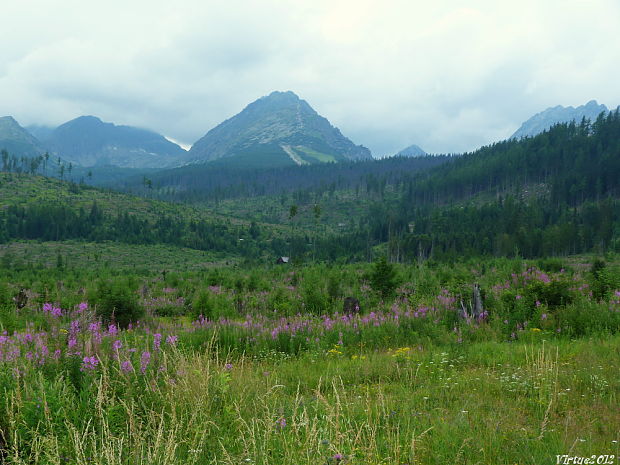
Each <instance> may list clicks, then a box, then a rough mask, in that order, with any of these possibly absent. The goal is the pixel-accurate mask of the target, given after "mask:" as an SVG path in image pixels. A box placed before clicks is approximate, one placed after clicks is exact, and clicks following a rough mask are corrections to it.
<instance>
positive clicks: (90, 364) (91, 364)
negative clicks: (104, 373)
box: [80, 355, 99, 371]
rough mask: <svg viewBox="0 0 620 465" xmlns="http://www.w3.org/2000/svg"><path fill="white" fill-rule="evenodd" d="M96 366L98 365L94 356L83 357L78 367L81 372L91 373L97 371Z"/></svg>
mask: <svg viewBox="0 0 620 465" xmlns="http://www.w3.org/2000/svg"><path fill="white" fill-rule="evenodd" d="M97 365H99V360H97V357H95V356H94V355H93V356H92V357H84V358H83V359H82V366H81V367H80V370H81V371H93V370H95V369H97Z"/></svg>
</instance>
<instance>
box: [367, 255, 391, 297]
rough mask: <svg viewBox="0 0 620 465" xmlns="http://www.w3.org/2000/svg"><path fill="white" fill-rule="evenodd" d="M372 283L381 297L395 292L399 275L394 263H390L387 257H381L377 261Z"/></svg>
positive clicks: (371, 279) (371, 276)
mask: <svg viewBox="0 0 620 465" xmlns="http://www.w3.org/2000/svg"><path fill="white" fill-rule="evenodd" d="M370 285H371V286H372V288H373V289H374V290H375V291H376V292H378V293H379V294H380V295H381V297H383V298H386V297H389V296H390V295H391V294H393V293H394V289H396V287H397V286H398V277H397V274H396V269H395V268H394V265H392V264H391V263H388V261H387V259H386V258H385V257H381V258H380V259H379V261H378V262H376V263H375V265H374V269H373V271H372V273H371V275H370Z"/></svg>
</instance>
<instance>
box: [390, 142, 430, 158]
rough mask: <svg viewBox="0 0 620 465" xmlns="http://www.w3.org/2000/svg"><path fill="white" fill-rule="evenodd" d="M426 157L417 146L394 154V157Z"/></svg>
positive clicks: (411, 146)
mask: <svg viewBox="0 0 620 465" xmlns="http://www.w3.org/2000/svg"><path fill="white" fill-rule="evenodd" d="M425 155H428V154H427V153H426V152H425V151H424V150H422V148H421V147H420V146H419V145H415V144H413V145H410V146H409V147H406V148H404V149H402V150H401V151H400V152H398V153H397V154H395V155H394V156H395V157H423V156H425Z"/></svg>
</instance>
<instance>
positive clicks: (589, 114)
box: [510, 100, 609, 139]
mask: <svg viewBox="0 0 620 465" xmlns="http://www.w3.org/2000/svg"><path fill="white" fill-rule="evenodd" d="M608 111H609V110H608V109H607V107H606V106H605V105H599V104H598V103H597V101H596V100H590V101H589V102H588V103H586V104H585V105H581V106H579V107H577V108H575V107H570V106H569V107H563V106H562V105H557V106H555V107H551V108H547V109H546V110H544V111H542V112H540V113H537V114H535V115H534V116H532V117H531V118H530V119H528V120H527V121H525V122H524V123H523V124H522V125H521V127H520V128H519V129H517V131H516V132H515V133H514V134H513V135H512V136H510V138H511V139H521V138H522V137H533V136H535V135H537V134H540V133H541V132H543V131H546V130H547V129H549V128H550V127H551V126H553V125H555V124H558V123H570V122H571V121H576V122H577V123H579V122H580V121H581V120H582V119H583V118H584V117H585V118H586V119H589V120H591V121H594V120H595V119H596V118H597V117H598V115H600V114H601V113H602V112H605V113H606V112H608Z"/></svg>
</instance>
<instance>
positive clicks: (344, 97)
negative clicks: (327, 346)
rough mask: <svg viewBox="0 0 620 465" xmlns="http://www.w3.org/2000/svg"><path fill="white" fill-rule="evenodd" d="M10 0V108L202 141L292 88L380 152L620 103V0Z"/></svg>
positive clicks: (1, 62)
mask: <svg viewBox="0 0 620 465" xmlns="http://www.w3.org/2000/svg"><path fill="white" fill-rule="evenodd" d="M10 3H11V5H9V6H8V7H7V12H6V14H5V16H6V17H8V18H9V19H8V20H7V21H5V23H6V24H7V26H6V27H7V29H6V33H5V37H8V38H9V39H8V43H9V45H10V46H9V47H3V48H2V50H0V113H2V114H12V115H14V116H15V117H16V118H17V119H18V120H19V121H20V122H21V123H22V124H33V123H42V124H60V123H62V122H64V121H66V120H68V119H71V118H74V117H76V116H79V115H81V114H94V115H97V116H100V117H101V118H102V119H104V120H108V121H114V122H115V123H118V124H131V125H136V126H140V127H146V128H149V129H153V130H155V131H158V132H160V133H162V134H165V135H166V136H169V137H171V138H174V139H176V140H179V141H181V142H184V143H192V142H194V141H195V140H197V139H198V138H199V137H201V136H202V135H203V134H204V133H205V132H206V131H207V130H209V129H210V128H212V127H213V126H215V125H216V124H218V123H219V122H221V121H222V120H224V119H226V118H228V117H230V116H232V115H234V114H235V113H237V112H238V111H240V110H241V109H242V108H243V107H244V106H245V105H246V104H248V103H249V102H251V101H252V100H254V99H256V98H258V97H260V96H262V95H266V94H268V93H270V92H271V91H272V90H293V91H295V92H296V93H298V94H299V95H300V96H301V97H302V98H305V99H306V100H308V102H309V103H310V104H311V105H312V106H313V107H314V108H315V109H316V110H317V111H318V112H319V113H321V114H322V115H324V116H326V117H327V118H328V119H330V121H331V122H332V123H333V124H334V125H336V126H338V127H339V128H340V129H341V130H342V131H343V133H344V134H345V135H347V136H349V137H350V138H351V139H353V140H354V141H355V142H356V143H358V144H364V145H366V146H368V147H369V148H370V149H371V150H372V151H373V153H375V154H376V155H383V154H391V153H394V152H396V151H398V150H400V149H401V148H403V147H405V146H407V145H410V144H412V143H416V144H418V145H420V146H421V147H422V148H424V149H425V150H427V151H430V152H436V153H437V152H461V151H466V150H471V149H474V148H476V147H478V146H480V145H483V144H487V143H490V142H493V141H495V140H498V139H502V138H505V137H508V136H509V135H510V134H511V133H512V132H513V131H514V130H515V129H516V128H517V127H518V126H519V124H520V123H521V122H522V121H523V120H525V119H527V118H528V117H529V116H531V115H532V114H534V113H536V112H538V111H541V110H543V109H545V108H546V107H549V106H553V105H557V104H563V105H579V104H583V103H585V102H586V101H588V100H590V99H592V98H596V99H598V100H599V101H600V102H602V103H605V104H606V105H608V106H609V107H615V106H616V105H618V103H620V101H619V100H620V99H619V98H618V91H619V90H620V89H619V88H618V86H617V83H616V81H617V75H618V63H620V35H618V34H617V30H618V29H619V27H620V5H618V4H617V2H615V1H614V0H594V1H591V2H580V1H578V0H565V1H562V2H559V1H556V0H549V1H548V2H540V1H537V0H521V1H516V0H515V1H506V2H496V1H491V0H477V1H476V0H474V1H471V2H467V3H468V7H467V8H464V7H463V6H462V5H463V2H460V1H456V0H449V1H446V2H441V3H437V4H429V2H426V1H424V2H422V1H405V0H391V1H387V2H382V3H381V4H379V3H378V2H374V1H370V0H355V1H353V0H316V1H312V2H310V1H307V2H306V1H302V2H281V1H278V0H264V1H253V0H231V1H229V2H220V1H215V0H212V1H199V0H181V1H178V2H169V1H163V0H152V1H146V0H136V1H132V2H129V3H127V2H121V1H120V0H111V1H109V2H105V3H103V2H102V3H100V4H94V3H93V2H80V1H78V0H57V1H55V2H51V1H48V0H32V2H10ZM26 3H28V4H26ZM33 4H34V5H33ZM33 11H34V12H33ZM7 15H8V16H7Z"/></svg>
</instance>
